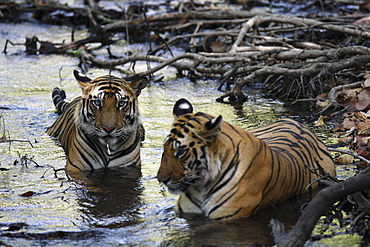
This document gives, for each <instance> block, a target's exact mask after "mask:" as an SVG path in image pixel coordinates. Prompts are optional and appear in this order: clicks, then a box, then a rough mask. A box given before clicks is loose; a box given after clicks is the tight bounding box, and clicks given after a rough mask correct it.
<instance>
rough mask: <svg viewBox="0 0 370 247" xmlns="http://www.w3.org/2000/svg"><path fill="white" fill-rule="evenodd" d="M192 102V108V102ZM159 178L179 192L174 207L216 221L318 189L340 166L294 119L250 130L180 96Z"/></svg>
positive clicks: (248, 213) (244, 213)
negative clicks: (196, 109) (194, 109)
mask: <svg viewBox="0 0 370 247" xmlns="http://www.w3.org/2000/svg"><path fill="white" fill-rule="evenodd" d="M187 105H188V106H187ZM174 117H175V120H174V123H173V127H172V129H171V133H170V135H169V136H168V137H167V139H166V141H165V145H164V152H163V156H162V161H161V166H160V168H159V170H158V174H157V178H158V180H159V181H160V182H163V183H164V184H165V185H166V186H167V187H168V188H169V190H170V192H173V193H175V194H180V196H179V199H178V201H177V204H176V206H175V210H176V211H177V212H180V213H199V214H203V215H204V216H206V217H208V218H211V219H224V218H236V217H243V216H248V215H251V214H254V213H256V212H257V211H258V210H259V209H260V208H262V207H265V206H269V205H271V204H275V203H278V202H282V201H285V200H287V199H289V198H291V197H292V196H294V195H297V194H300V193H303V192H305V191H308V189H307V187H308V186H311V187H315V186H316V184H315V183H313V184H312V185H311V183H312V182H314V180H315V179H316V178H318V177H320V176H321V175H325V174H326V173H328V174H330V175H332V176H334V175H335V167H334V163H333V161H332V159H331V156H330V154H329V152H328V151H327V149H326V147H325V145H324V144H323V143H322V142H321V141H320V140H319V139H318V138H317V137H316V136H315V135H314V134H313V133H312V132H311V131H310V130H309V129H308V128H306V127H304V126H302V125H300V124H299V123H297V122H295V121H293V120H288V119H287V120H279V121H277V122H276V123H274V124H272V125H269V126H266V127H262V128H258V129H255V130H252V131H245V130H243V129H241V128H238V127H236V126H233V125H231V124H228V123H226V122H224V121H222V117H221V116H219V117H213V116H210V115H208V114H205V113H199V112H198V113H192V106H191V104H190V103H189V102H187V101H185V100H180V101H178V103H176V105H175V107H174Z"/></svg>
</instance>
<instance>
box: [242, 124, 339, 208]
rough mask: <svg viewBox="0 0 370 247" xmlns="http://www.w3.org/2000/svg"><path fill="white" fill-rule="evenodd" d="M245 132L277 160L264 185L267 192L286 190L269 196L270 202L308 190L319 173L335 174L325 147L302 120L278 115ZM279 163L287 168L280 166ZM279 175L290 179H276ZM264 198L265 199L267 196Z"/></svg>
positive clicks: (319, 175)
mask: <svg viewBox="0 0 370 247" xmlns="http://www.w3.org/2000/svg"><path fill="white" fill-rule="evenodd" d="M249 132H250V133H252V134H253V135H254V136H255V137H256V138H258V139H260V140H262V141H264V142H265V143H266V144H267V145H268V147H269V148H270V149H271V150H272V153H271V154H272V156H273V157H275V158H274V160H276V161H279V162H280V163H279V164H278V166H276V167H272V169H274V170H275V173H274V174H275V175H274V176H271V178H270V180H269V184H268V185H267V188H271V192H270V193H269V194H271V195H273V194H274V193H277V192H278V191H281V190H283V191H286V193H284V195H282V197H281V198H279V199H278V200H276V199H275V200H272V203H276V202H282V201H285V200H286V199H289V198H291V197H293V196H294V195H297V194H300V193H304V192H307V191H309V189H310V188H314V187H316V186H317V183H314V181H315V180H316V179H318V178H320V177H321V176H325V175H331V176H335V166H334V163H333V159H332V157H331V154H330V153H329V151H328V149H327V147H326V146H325V144H324V143H323V142H322V141H321V140H320V139H318V138H317V136H316V135H315V134H314V133H313V132H312V131H311V130H310V129H309V128H307V127H305V126H303V125H302V124H300V123H298V122H296V121H294V120H291V119H280V120H278V121H276V122H275V123H273V124H271V125H268V126H264V127H260V128H257V129H253V130H250V131H249ZM281 166H286V167H288V168H289V169H281ZM297 174H299V176H297ZM280 176H284V177H290V178H291V179H289V180H288V181H285V182H284V183H279V180H280ZM279 185H280V186H279ZM308 185H310V186H308ZM288 192H289V193H288ZM265 198H266V199H265V200H266V201H268V200H269V199H268V197H267V196H265Z"/></svg>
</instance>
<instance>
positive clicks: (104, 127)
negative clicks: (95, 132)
mask: <svg viewBox="0 0 370 247" xmlns="http://www.w3.org/2000/svg"><path fill="white" fill-rule="evenodd" d="M101 128H102V129H103V130H104V131H105V132H107V133H108V134H109V133H111V132H112V131H113V130H114V129H115V128H116V127H108V126H101Z"/></svg>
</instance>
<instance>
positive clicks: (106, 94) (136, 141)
mask: <svg viewBox="0 0 370 247" xmlns="http://www.w3.org/2000/svg"><path fill="white" fill-rule="evenodd" d="M74 76H75V78H76V80H77V82H78V83H79V84H80V86H81V88H82V96H80V97H77V98H75V99H74V100H72V101H71V102H69V103H67V102H66V101H64V98H65V94H64V91H61V90H60V89H59V88H54V90H53V93H52V97H53V101H54V105H55V106H56V108H57V110H58V112H60V113H61V115H60V116H59V117H58V118H57V120H56V121H55V123H54V124H53V125H52V126H51V127H49V128H48V129H47V134H48V135H50V136H52V137H55V138H56V139H57V140H58V141H59V142H60V143H61V145H62V147H63V149H64V151H65V153H66V156H67V164H66V169H67V171H68V172H71V171H72V172H76V171H83V170H94V169H99V168H104V167H114V166H125V167H127V166H140V164H141V160H140V145H141V141H142V140H144V127H143V125H142V123H141V121H140V118H139V117H140V115H139V109H138V96H139V95H140V92H141V90H142V89H143V88H145V87H146V85H147V84H148V81H147V79H146V78H143V79H140V80H137V81H134V82H131V83H128V82H126V81H125V80H123V79H120V78H118V77H115V76H110V75H107V76H101V77H98V78H96V79H94V80H91V79H90V78H88V77H86V76H85V75H83V74H81V73H80V72H78V71H76V70H75V71H74Z"/></svg>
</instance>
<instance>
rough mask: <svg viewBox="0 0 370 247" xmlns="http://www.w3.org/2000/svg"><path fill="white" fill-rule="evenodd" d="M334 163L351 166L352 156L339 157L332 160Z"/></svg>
mask: <svg viewBox="0 0 370 247" xmlns="http://www.w3.org/2000/svg"><path fill="white" fill-rule="evenodd" d="M334 163H335V164H338V165H349V164H353V156H339V157H337V158H335V159H334Z"/></svg>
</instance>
